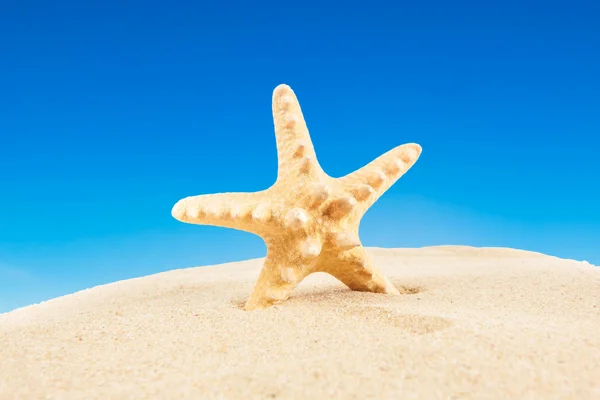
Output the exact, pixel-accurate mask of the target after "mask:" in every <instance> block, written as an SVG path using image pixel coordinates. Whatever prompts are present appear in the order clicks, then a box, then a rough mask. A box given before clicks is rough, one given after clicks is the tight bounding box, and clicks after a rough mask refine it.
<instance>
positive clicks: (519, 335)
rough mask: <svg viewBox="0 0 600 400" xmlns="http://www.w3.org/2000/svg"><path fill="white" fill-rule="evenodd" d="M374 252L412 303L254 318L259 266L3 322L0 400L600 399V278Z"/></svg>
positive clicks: (134, 287)
mask: <svg viewBox="0 0 600 400" xmlns="http://www.w3.org/2000/svg"><path fill="white" fill-rule="evenodd" d="M371 251H372V253H373V254H374V256H375V260H376V261H377V265H378V266H380V267H381V268H382V270H383V272H384V273H386V274H387V275H388V276H389V277H390V279H391V280H392V282H393V283H394V284H395V285H396V286H397V287H398V288H399V289H400V290H401V292H402V293H403V295H401V296H396V297H394V296H384V295H380V294H372V293H359V292H351V291H349V290H347V289H346V288H344V287H343V286H342V285H341V284H340V283H338V282H337V281H336V280H335V279H333V278H332V277H330V276H327V275H324V274H315V275H313V276H310V277H309V278H307V279H306V280H305V281H304V282H302V284H301V285H300V286H299V288H298V289H297V290H296V291H295V292H294V294H293V295H292V297H291V298H290V299H289V300H288V301H287V302H285V303H284V304H282V305H277V306H274V307H271V308H269V309H266V310H262V311H253V312H245V311H243V310H242V309H241V306H242V304H243V302H244V300H245V298H246V296H248V294H249V293H250V292H251V290H252V286H253V284H254V281H255V280H256V277H257V275H258V272H259V270H260V266H261V260H249V261H245V262H239V263H231V264H224V265H219V266H214V267H200V268H191V269H185V270H177V271H170V272H166V273H162V274H157V275H152V276H148V277H144V278H139V279H133V280H129V281H122V282H117V283H114V284H110V285H105V286H100V287H96V288H93V289H89V290H85V291H82V292H78V293H75V294H73V295H70V296H65V297H62V298H58V299H55V300H52V301H48V302H45V303H42V304H39V305H35V306H30V307H26V308H22V309H19V310H15V311H13V312H11V313H7V314H3V315H0V399H7V400H8V399H50V398H51V399H146V398H148V399H184V398H191V399H211V398H215V399H216V398H220V399H268V398H282V399H306V398H314V399H326V398H332V399H336V398H340V399H342V398H343V399H367V398H374V399H388V398H390V399H391V398H393V399H400V398H401V399H412V398H415V399H416V398H420V399H437V398H440V399H441V398H443V399H447V398H453V399H459V398H465V399H471V398H477V399H487V398H497V399H507V398H539V399H555V398H556V399H558V398H560V399H570V398H572V399H598V398H600V380H599V379H598V378H599V377H600V334H599V332H600V268H593V267H592V266H590V265H587V264H584V263H578V262H575V261H569V260H561V259H558V258H555V257H549V256H544V255H542V254H537V253H530V252H525V251H517V250H510V249H481V248H468V247H455V246H443V247H431V248H423V249H371ZM527 396H531V397H527Z"/></svg>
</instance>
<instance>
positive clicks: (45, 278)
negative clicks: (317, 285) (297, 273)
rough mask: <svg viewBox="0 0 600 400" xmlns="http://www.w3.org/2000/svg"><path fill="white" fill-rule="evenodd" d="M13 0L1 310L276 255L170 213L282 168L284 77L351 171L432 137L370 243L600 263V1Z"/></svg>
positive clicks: (325, 161)
mask: <svg viewBox="0 0 600 400" xmlns="http://www.w3.org/2000/svg"><path fill="white" fill-rule="evenodd" d="M417 3H418V4H417ZM0 4H1V7H0V38H1V39H0V177H1V196H0V312H2V311H7V310H9V309H12V308H15V307H19V306H24V305H27V304H30V303H34V302H39V301H41V300H45V299H48V298H51V297H55V296H58V295H63V294H67V293H71V292H73V291H76V290H80V289H84V288H88V287H92V286H95V285H98V284H103V283H108V282H112V281H115V280H120V279H125V278H131V277H137V276H143V275H147V274H151V273H155V272H159V271H164V270H169V269H176V268H185V267H190V266H195V265H206V264H214V263H220V262H226V261H234V260H242V259H247V258H254V257H262V256H263V255H264V253H265V247H264V245H263V244H262V240H261V239H260V238H258V237H256V236H253V235H251V234H247V233H243V232H237V231H233V230H227V229H223V228H215V227H205V226H194V225H186V224H183V223H180V222H177V221H176V220H174V219H173V218H172V217H171V214H170V212H171V207H172V205H173V204H174V203H175V202H176V201H177V200H179V199H180V198H182V197H185V196H188V195H194V194H203V193H213V192H222V191H254V190H260V189H264V188H266V187H268V186H269V185H270V184H271V183H272V182H273V181H274V179H275V177H276V166H277V161H276V150H275V139H274V135H273V125H272V119H271V94H272V90H273V89H274V88H275V86H276V85H278V84H280V83H287V84H289V85H291V86H292V88H293V89H294V90H295V92H296V94H297V96H298V97H299V99H300V102H301V105H302V107H303V111H304V113H305V116H306V119H307V123H308V125H309V129H310V131H311V134H312V138H313V142H314V145H315V147H316V150H317V154H318V156H319V161H320V163H321V165H322V166H323V168H324V169H325V171H326V172H328V173H329V174H330V175H332V176H341V175H344V174H346V173H348V172H350V171H352V170H355V169H357V168H359V167H361V166H362V165H364V164H366V163H368V162H369V161H371V160H372V159H374V158H376V157H377V156H379V155H380V154H382V153H384V152H385V151H387V150H389V149H391V148H393V147H395V146H397V145H400V144H402V143H406V142H417V143H420V144H421V145H422V146H423V149H424V151H423V154H422V156H421V158H420V160H419V161H418V163H417V164H416V165H415V167H414V168H413V169H411V170H410V171H409V172H408V173H407V174H406V175H405V176H404V177H403V178H402V179H401V180H400V181H398V183H397V184H396V185H395V186H393V187H392V189H391V190H389V191H388V192H387V193H386V194H385V195H384V196H383V197H382V198H381V199H380V200H379V201H378V202H377V203H376V204H375V206H374V207H373V208H372V209H371V210H370V211H369V212H368V213H367V215H366V216H365V218H364V219H363V222H362V225H361V237H362V240H363V242H364V244H365V245H367V246H379V247H415V246H426V245H438V244H465V245H475V246H510V247H515V248H520V249H527V250H534V251H539V252H544V253H547V254H551V255H556V256H560V257H566V258H574V259H578V260H588V261H589V262H591V263H594V264H600V200H599V199H600V183H599V181H600V180H599V179H598V173H599V172H600V157H599V156H598V150H599V145H600V139H599V137H600V136H599V133H600V78H599V71H600V24H599V23H598V21H599V20H600V2H598V1H597V0H590V1H576V0H569V1H567V0H565V1H551V0H550V1H535V2H534V1H523V0H519V1H516V0H508V1H453V2H448V1H420V2H392V1H387V2H381V1H369V2H366V3H365V2H337V3H333V2H326V1H319V2H312V1H302V2H273V1H262V2H256V3H254V2H242V1H239V2H231V1H230V2H225V1H200V2H192V1H189V2H152V1H143V2H142V1H43V2H42V1H27V0H20V1H7V0H3V1H2V2H1V3H0ZM257 272H258V271H257ZM540 284H543V277H540Z"/></svg>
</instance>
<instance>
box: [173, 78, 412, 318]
mask: <svg viewBox="0 0 600 400" xmlns="http://www.w3.org/2000/svg"><path fill="white" fill-rule="evenodd" d="M273 119H274V122H275V138H276V141H277V154H278V158H279V170H278V174H277V180H276V182H275V183H274V184H273V185H272V186H271V187H270V188H268V189H266V190H263V191H260V192H254V193H221V194H208V195H201V196H192V197H187V198H185V199H182V200H180V201H179V202H177V204H175V206H174V207H173V211H172V215H173V217H174V218H176V219H177V220H179V221H182V222H187V223H192V224H201V225H215V226H222V227H227V228H233V229H238V230H243V231H247V232H252V233H254V234H256V235H259V236H260V237H262V238H263V240H264V241H265V243H266V245H267V255H266V258H265V262H264V266H263V268H262V271H261V272H260V275H259V277H258V281H257V282H256V285H255V287H254V291H253V292H252V294H251V295H250V298H249V299H248V300H247V302H246V305H245V309H246V310H253V309H258V308H265V307H268V306H270V305H272V304H275V303H279V302H282V301H284V300H286V299H287V298H288V297H289V296H290V294H291V292H292V291H293V290H294V288H295V287H296V286H297V285H298V283H300V282H301V281H302V280H303V279H304V278H305V277H306V276H307V275H309V274H311V273H314V272H326V273H328V274H331V275H333V276H334V277H336V278H337V279H339V280H340V281H341V282H343V283H344V284H345V285H347V286H348V287H349V288H350V289H352V290H358V291H369V292H376V293H387V294H398V290H397V289H396V288H395V287H394V285H392V284H391V283H390V281H389V280H388V279H387V278H386V277H385V276H384V275H383V274H382V273H381V272H380V271H379V269H378V268H377V267H375V265H374V264H373V261H372V259H371V257H370V256H369V254H368V253H367V251H366V250H365V249H364V248H363V246H362V245H361V242H360V239H359V238H358V227H359V224H360V220H361V218H362V216H363V215H364V214H365V212H366V211H367V210H368V209H369V207H371V206H372V205H373V203H375V201H376V200H377V199H378V198H379V197H380V196H381V195H382V194H383V193H385V192H386V191H387V190H388V189H389V188H390V186H392V185H393V184H394V183H395V182H396V181H397V180H398V178H400V177H401V176H402V175H403V174H404V173H405V172H406V171H407V170H408V169H410V167H412V166H413V164H414V163H415V162H416V161H417V159H418V158H419V156H420V154H421V146H419V145H418V144H414V143H410V144H404V145H402V146H398V147H396V148H394V149H392V150H390V151H388V152H387V153H385V154H383V155H382V156H380V157H378V158H377V159H375V160H374V161H372V162H371V163H369V164H368V165H366V166H365V167H363V168H361V169H359V170H357V171H355V172H352V173H350V174H348V175H346V176H343V177H341V178H332V177H330V176H329V175H327V174H326V173H325V172H324V171H323V170H322V169H321V166H320V165H319V163H318V161H317V157H316V155H315V150H314V147H313V144H312V141H311V139H310V135H309V133H308V129H307V127H306V123H305V121H304V117H303V114H302V110H301V109H300V104H299V103H298V99H297V98H296V95H295V94H294V92H293V91H292V89H291V88H290V87H289V86H287V85H279V86H278V87H277V88H275V90H274V92H273Z"/></svg>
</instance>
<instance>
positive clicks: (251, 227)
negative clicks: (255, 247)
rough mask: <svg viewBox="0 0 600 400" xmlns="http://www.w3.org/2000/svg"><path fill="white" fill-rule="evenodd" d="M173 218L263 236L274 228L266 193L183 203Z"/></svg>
mask: <svg viewBox="0 0 600 400" xmlns="http://www.w3.org/2000/svg"><path fill="white" fill-rule="evenodd" d="M171 214H172V216H173V218H175V219H177V220H178V221H181V222H186V223H189V224H198V225H213V226H220V227H225V228H232V229H237V230H241V231H246V232H251V233H255V234H258V235H260V234H262V233H264V232H265V231H267V230H268V229H269V228H270V226H271V225H272V222H273V220H272V208H271V204H270V203H269V200H268V196H267V195H266V191H262V192H254V193H218V194H207V195H200V196H190V197H186V198H184V199H181V200H179V201H178V202H177V203H176V204H175V206H173V209H172V211H171Z"/></svg>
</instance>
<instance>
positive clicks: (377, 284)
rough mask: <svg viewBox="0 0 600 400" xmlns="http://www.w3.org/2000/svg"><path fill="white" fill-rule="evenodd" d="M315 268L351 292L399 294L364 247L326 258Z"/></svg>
mask: <svg viewBox="0 0 600 400" xmlns="http://www.w3.org/2000/svg"><path fill="white" fill-rule="evenodd" d="M322 260H324V261H321V262H319V264H318V265H317V266H316V267H315V269H316V270H317V271H320V272H326V273H328V274H330V275H332V276H334V277H335V278H336V279H338V280H339V281H340V282H342V283H343V284H344V285H346V286H348V287H349V288H350V289H351V290H356V291H360V292H373V293H385V294H399V292H398V289H396V287H395V286H394V285H393V284H392V283H391V282H390V281H389V280H388V278H387V277H386V276H385V275H384V274H383V273H382V272H381V271H380V270H379V269H378V268H377V267H376V266H375V264H374V262H373V259H372V258H371V257H370V255H369V253H368V252H367V251H366V250H365V248H364V247H362V246H358V247H354V248H353V249H351V250H347V251H342V252H339V253H337V254H331V255H330V256H329V257H324V258H323V259H322Z"/></svg>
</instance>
